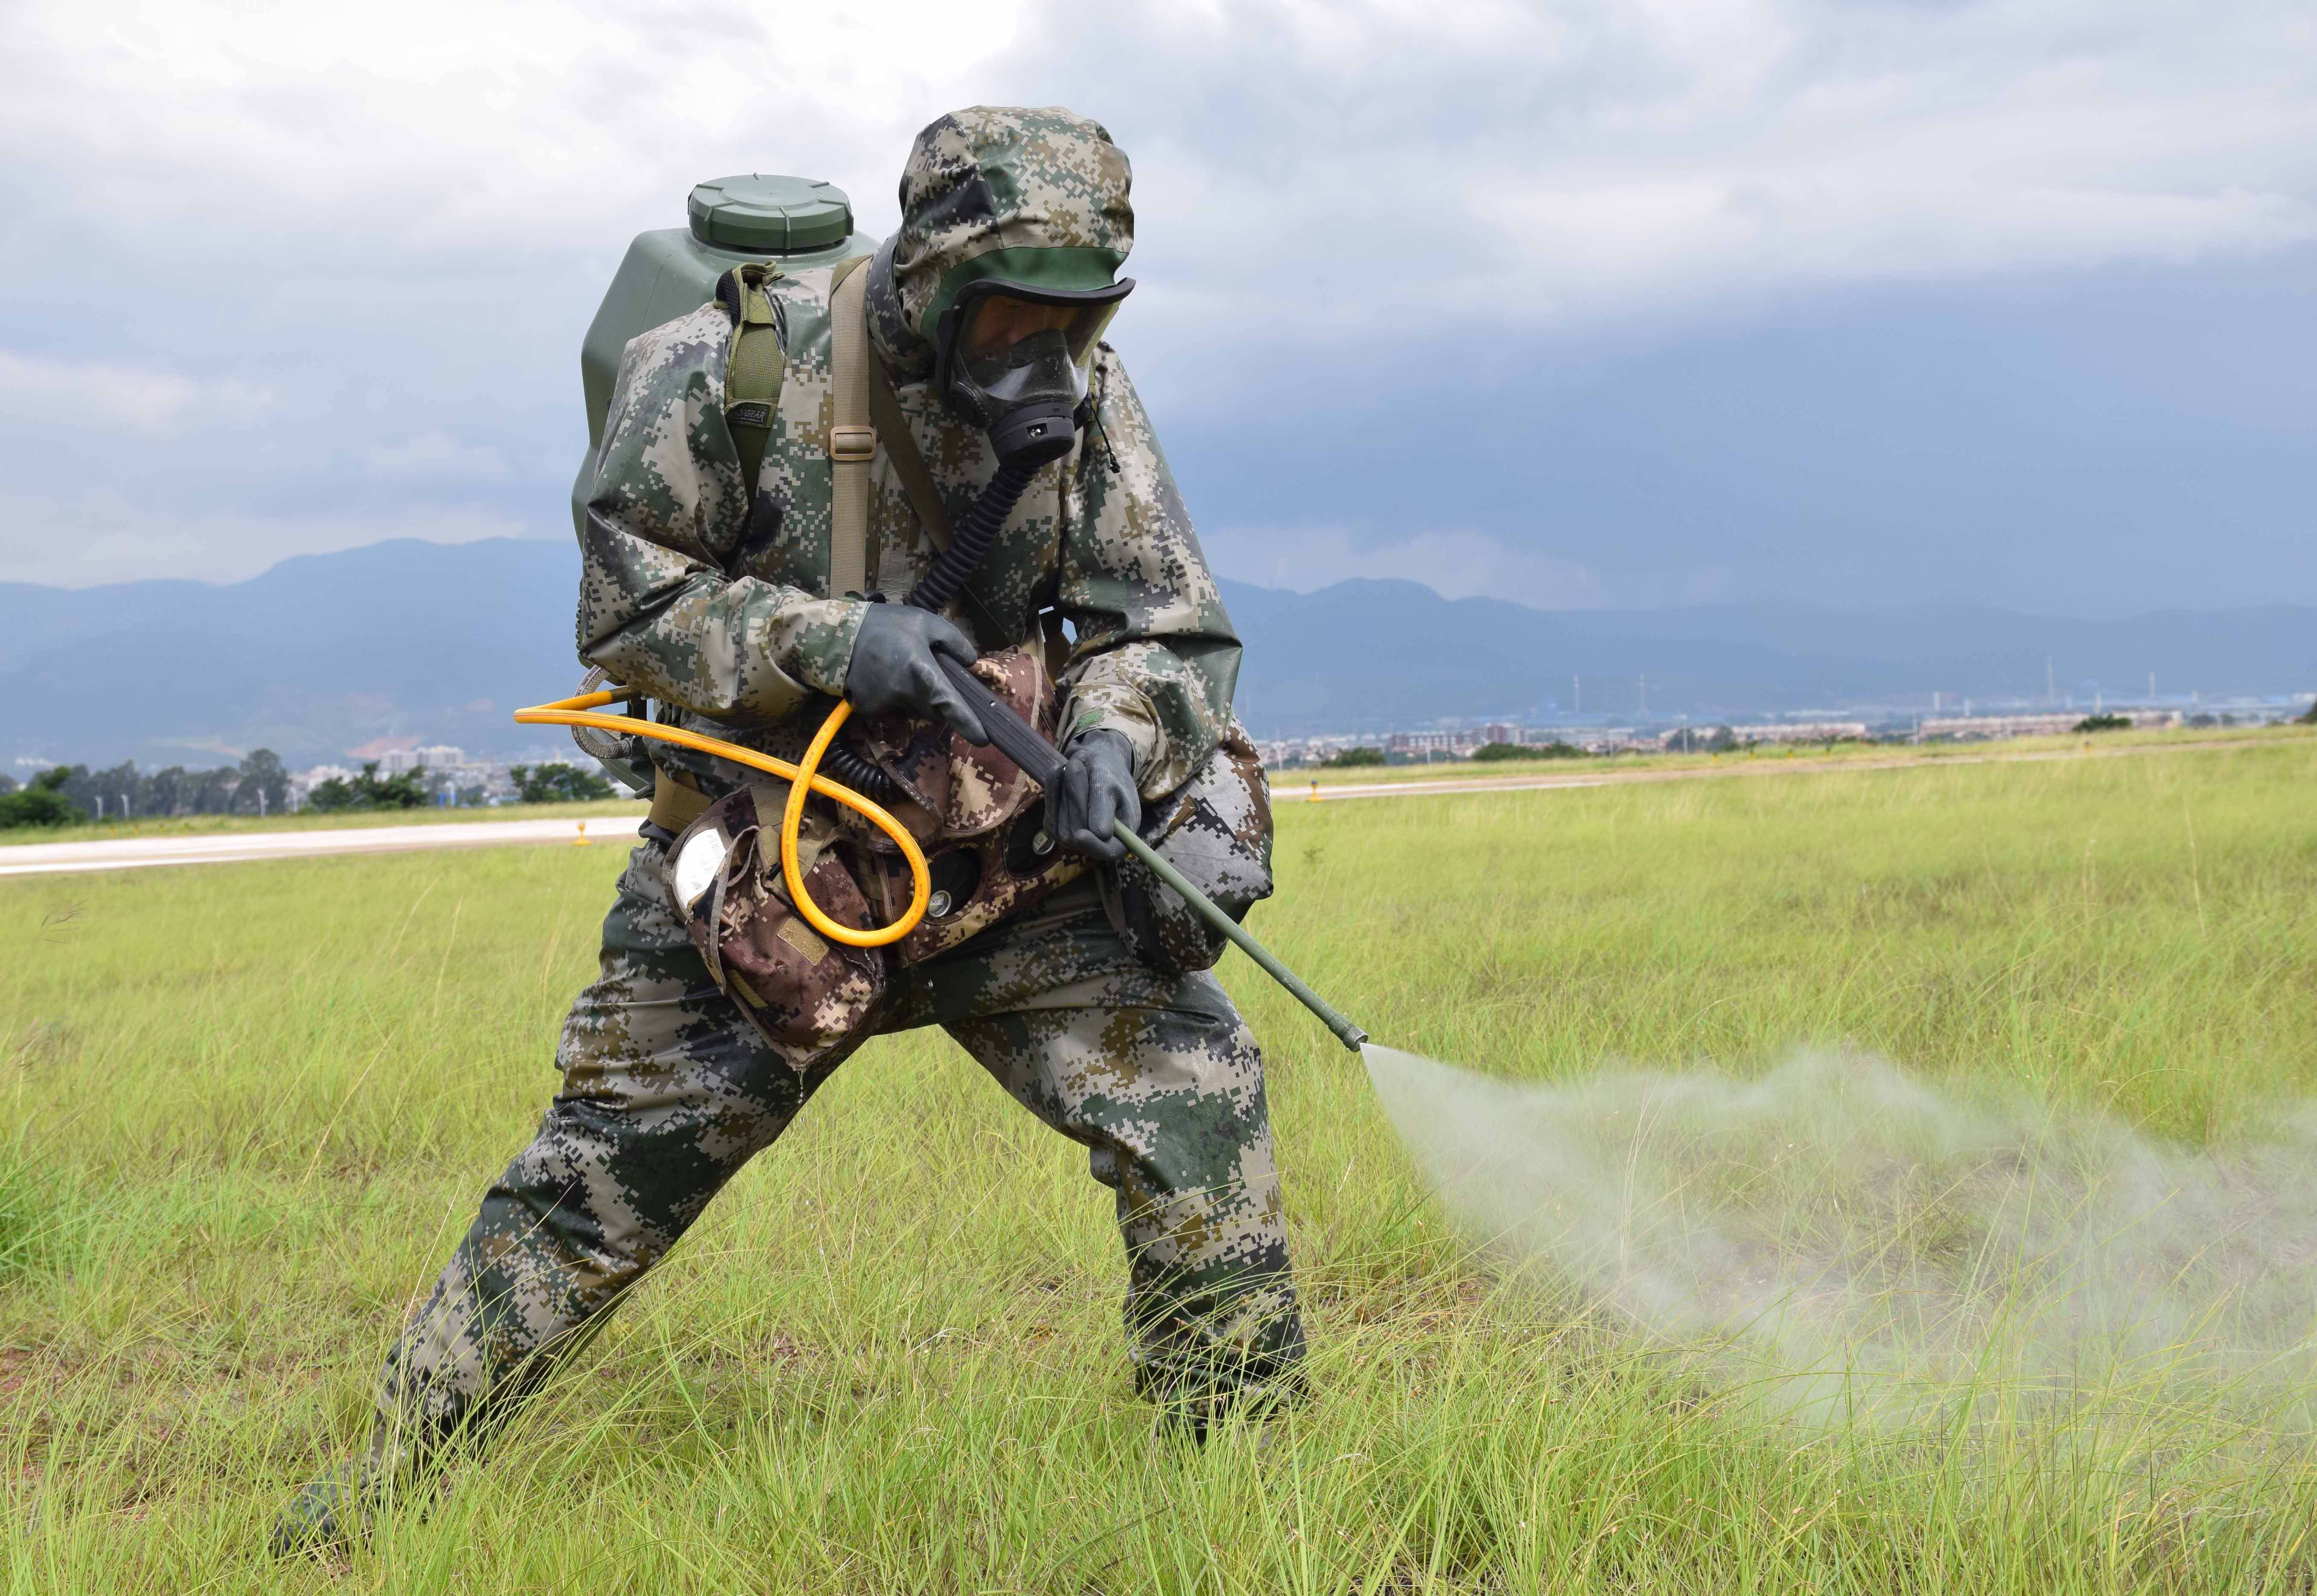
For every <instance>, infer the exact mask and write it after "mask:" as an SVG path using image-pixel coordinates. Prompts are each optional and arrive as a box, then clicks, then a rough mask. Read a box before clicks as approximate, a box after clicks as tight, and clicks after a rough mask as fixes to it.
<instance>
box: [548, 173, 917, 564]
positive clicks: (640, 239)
mask: <svg viewBox="0 0 2317 1596" xmlns="http://www.w3.org/2000/svg"><path fill="white" fill-rule="evenodd" d="M686 209H688V210H689V211H690V212H691V216H692V225H691V226H690V227H684V228H663V229H658V230H657V231H654V232H649V233H639V234H637V235H636V239H635V242H634V243H632V244H631V245H629V246H628V255H627V258H626V259H625V260H623V261H622V262H621V263H620V269H619V271H618V273H616V274H614V275H613V278H612V286H611V287H610V288H609V289H607V290H605V291H604V302H603V304H602V305H601V306H600V307H598V308H597V309H596V311H595V320H594V321H592V322H590V323H588V325H587V337H586V342H584V343H582V344H581V345H580V346H579V381H580V384H581V386H582V388H583V389H584V390H585V391H586V400H587V455H586V459H584V460H582V461H581V462H579V475H578V478H577V480H576V481H574V482H573V483H572V484H571V517H572V520H573V522H574V523H575V524H577V523H578V522H580V521H581V519H582V518H583V517H584V516H585V514H586V506H587V491H588V489H589V488H590V486H591V485H592V484H593V483H594V481H595V451H596V450H597V449H599V448H601V447H602V446H603V443H604V411H605V409H607V408H609V407H610V405H611V402H612V383H613V380H614V379H615V378H616V377H618V375H619V372H620V352H621V351H622V350H623V349H625V348H626V347H627V346H628V340H629V339H631V338H632V337H634V336H636V335H637V334H639V333H645V332H649V331H650V330H651V329H652V328H653V327H658V326H659V325H660V324H661V323H662V322H666V321H673V320H675V318H677V317H679V316H682V315H684V313H686V312H687V311H691V310H696V309H699V308H700V307H701V306H702V305H704V304H706V303H707V302H708V301H709V300H711V299H713V298H714V297H715V294H716V280H717V279H718V278H719V277H721V276H722V275H723V274H724V273H727V272H729V271H730V270H731V269H732V268H733V267H734V266H738V265H745V264H746V263H747V262H750V261H762V260H776V261H778V262H780V263H781V265H782V266H783V267H784V268H787V269H789V270H797V269H800V268H803V267H809V266H827V265H836V263H837V262H838V261H841V260H845V259H848V258H850V257H851V256H856V255H869V254H872V253H873V252H874V251H875V249H876V247H877V240H876V239H874V238H870V237H869V236H868V235H867V234H866V233H856V232H854V230H853V202H852V201H851V200H849V199H847V198H846V197H845V191H844V190H843V189H841V188H838V187H836V185H835V184H827V183H822V182H819V181H818V180H817V179H814V178H810V177H774V176H769V175H763V174H758V173H750V174H748V175H745V176H739V177H719V178H717V179H715V180H714V181H713V182H710V183H703V184H701V185H700V186H699V187H697V188H695V189H693V191H692V199H691V201H690V202H689V204H688V205H687V207H686Z"/></svg>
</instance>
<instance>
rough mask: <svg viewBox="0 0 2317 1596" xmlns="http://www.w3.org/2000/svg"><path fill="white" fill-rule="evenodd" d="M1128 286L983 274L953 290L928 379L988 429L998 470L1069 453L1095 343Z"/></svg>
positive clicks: (957, 408)
mask: <svg viewBox="0 0 2317 1596" xmlns="http://www.w3.org/2000/svg"><path fill="white" fill-rule="evenodd" d="M1133 288H1134V280H1133V279H1132V278H1131V277H1128V278H1124V279H1122V280H1121V281H1119V282H1114V283H1110V284H1108V285H1107V286H1105V287H1102V288H1091V289H1077V290H1073V289H1053V288H1036V287H1033V286H1031V285H1030V284H1028V283H1024V282H1008V281H1006V279H1004V278H997V277H988V278H983V279H981V280H980V281H979V282H969V283H967V284H966V285H965V286H964V287H963V288H962V289H960V290H959V291H958V294H957V298H956V300H954V301H953V302H952V303H951V305H950V307H949V309H946V310H944V312H943V313H942V318H941V322H940V325H939V326H938V327H936V328H935V337H934V348H935V366H934V382H935V389H936V390H937V391H938V392H939V393H940V394H941V396H942V398H943V399H944V401H945V402H946V403H947V404H948V405H949V407H950V408H951V409H952V410H953V411H954V412H955V413H956V414H957V415H958V416H959V417H961V418H962V419H963V420H966V421H970V422H971V423H972V424H973V425H974V426H979V427H980V428H981V429H982V430H983V431H984V432H985V433H987V434H988V435H989V444H990V447H991V448H992V449H994V450H996V451H997V463H998V466H999V468H1000V470H1001V471H1003V470H1005V469H1006V468H1008V467H1016V468H1025V469H1027V470H1032V471H1034V470H1036V469H1037V468H1038V467H1039V466H1042V465H1043V464H1045V463H1046V462H1048V461H1050V460H1059V459H1060V458H1061V457H1062V456H1063V455H1065V454H1067V453H1069V450H1070V444H1071V442H1072V439H1073V438H1074V437H1075V435H1076V434H1077V430H1078V425H1079V423H1078V404H1079V400H1080V399H1081V398H1082V397H1083V396H1084V392H1085V380H1086V371H1087V362H1088V360H1089V359H1090V358H1091V356H1092V354H1093V352H1094V346H1095V343H1096V340H1097V339H1099V338H1100V337H1101V336H1102V334H1103V329H1104V328H1105V327H1108V326H1109V325H1110V318H1111V316H1112V315H1113V314H1114V312H1115V311H1116V310H1117V309H1118V302H1119V301H1120V300H1123V299H1124V298H1125V297H1126V296H1127V294H1128V293H1130V292H1131V291H1132V290H1133ZM1009 474H1010V473H1009Z"/></svg>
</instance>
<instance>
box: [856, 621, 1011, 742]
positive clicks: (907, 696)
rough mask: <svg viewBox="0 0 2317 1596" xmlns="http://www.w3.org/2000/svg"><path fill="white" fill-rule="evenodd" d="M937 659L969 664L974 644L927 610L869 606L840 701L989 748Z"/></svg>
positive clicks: (976, 718)
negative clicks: (940, 728)
mask: <svg viewBox="0 0 2317 1596" xmlns="http://www.w3.org/2000/svg"><path fill="white" fill-rule="evenodd" d="M936 654H946V655H947V656H948V657H949V658H951V659H954V660H956V661H957V662H958V663H959V664H961V665H971V664H972V663H973V660H974V653H973V644H972V642H971V641H969V640H968V639H967V637H966V635H965V633H964V632H960V631H959V630H958V629H957V628H956V627H954V626H953V625H951V624H950V623H948V622H946V621H944V620H943V619H942V618H941V617H940V616H939V615H936V614H934V613H933V612H932V611H931V610H921V609H919V608H917V606H916V605H908V604H872V605H870V606H869V607H868V612H867V613H866V614H863V616H862V617H861V635H860V636H859V637H857V638H855V639H854V643H853V660H852V663H851V664H850V665H848V666H846V667H845V697H847V698H849V699H851V700H852V701H853V707H854V709H856V710H858V711H860V712H861V713H863V714H868V715H881V714H886V713H890V712H893V711H899V712H900V713H904V714H910V715H916V716H918V717H919V718H921V719H924V720H938V721H944V722H948V723H949V724H950V725H951V726H953V727H954V728H955V729H956V731H957V733H958V735H959V736H961V737H962V738H964V739H965V740H966V741H968V742H970V743H972V744H974V745H975V746H976V747H979V746H980V745H981V744H983V743H986V742H988V741H989V732H987V731H983V730H982V729H981V717H980V715H978V714H976V713H973V706H972V705H971V704H968V703H967V702H966V701H965V699H964V698H963V697H962V696H961V695H959V693H958V690H957V689H956V688H955V687H953V686H951V685H950V681H949V678H948V677H945V676H944V675H943V674H942V670H941V667H940V666H939V665H937V664H935V662H934V656H935V655H936Z"/></svg>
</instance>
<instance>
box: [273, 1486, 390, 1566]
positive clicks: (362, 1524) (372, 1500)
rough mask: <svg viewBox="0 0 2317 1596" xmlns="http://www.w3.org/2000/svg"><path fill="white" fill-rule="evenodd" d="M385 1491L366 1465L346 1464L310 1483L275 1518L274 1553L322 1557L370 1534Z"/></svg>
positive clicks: (349, 1545) (289, 1555)
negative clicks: (372, 1522) (375, 1481)
mask: <svg viewBox="0 0 2317 1596" xmlns="http://www.w3.org/2000/svg"><path fill="white" fill-rule="evenodd" d="M382 1495H383V1493H381V1492H380V1490H379V1488H378V1486H377V1484H375V1483H374V1481H373V1480H372V1477H371V1470H370V1468H369V1466H367V1465H366V1464H362V1463H345V1464H341V1465H340V1466H337V1467H336V1468H334V1469H332V1470H331V1471H330V1472H329V1473H328V1474H326V1475H323V1476H322V1477H321V1478H320V1479H318V1480H315V1481H312V1482H310V1483H309V1484H307V1485H306V1486H305V1487H304V1488H303V1489H302V1490H300V1492H299V1493H298V1494H297V1495H295V1496H293V1497H291V1499H290V1503H289V1505H288V1506H287V1507H284V1508H283V1509H282V1516H281V1517H279V1518H277V1519H275V1520H273V1555H274V1556H276V1557H294V1556H297V1555H298V1554H300V1553H301V1552H303V1553H306V1554H309V1555H310V1556H326V1555H327V1554H329V1553H331V1552H343V1551H345V1550H348V1549H350V1548H351V1547H353V1545H354V1544H355V1543H356V1542H358V1541H360V1540H362V1538H364V1537H366V1536H367V1535H369V1533H370V1527H371V1521H372V1520H374V1519H376V1518H377V1516H378V1511H379V1507H380V1501H381V1498H382Z"/></svg>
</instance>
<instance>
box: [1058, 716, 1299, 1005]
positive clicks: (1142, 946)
mask: <svg viewBox="0 0 2317 1596" xmlns="http://www.w3.org/2000/svg"><path fill="white" fill-rule="evenodd" d="M1142 839H1143V840H1144V841H1145V842H1148V843H1149V844H1150V846H1151V847H1153V848H1155V849H1157V850H1158V856H1159V857H1160V858H1163V859H1165V860H1166V861H1167V863H1168V864H1169V865H1173V866H1175V868H1176V869H1177V870H1179V871H1181V872H1182V873H1183V874H1184V875H1185V876H1186V877H1188V878H1189V880H1190V883H1191V884H1192V885H1193V886H1194V887H1196V888H1198V889H1199V890H1200V891H1201V892H1204V893H1205V894H1206V895H1207V896H1208V897H1209V898H1211V899H1212V900H1213V901H1214V902H1215V904H1216V906H1217V907H1218V908H1220V909H1221V910H1223V911H1224V912H1225V913H1226V914H1229V915H1230V917H1231V919H1235V920H1239V919H1246V918H1247V911H1248V910H1250V909H1252V908H1254V907H1255V905H1256V904H1257V903H1258V902H1260V901H1262V900H1264V899H1266V898H1268V897H1269V896H1271V785H1270V783H1269V782H1268V781H1266V779H1265V778H1264V774H1263V759H1262V757H1261V756H1260V755H1258V754H1257V752H1256V751H1255V745H1254V743H1252V742H1251V741H1249V740H1248V735H1247V728H1245V727H1244V726H1241V725H1240V724H1239V721H1238V720H1237V719H1236V718H1233V720H1232V721H1231V723H1230V730H1229V731H1226V732H1225V733H1224V735H1223V740H1222V741H1221V743H1219V744H1218V745H1216V748H1215V751H1214V753H1213V755H1212V757H1210V758H1208V760H1207V762H1206V764H1205V765H1204V766H1203V767H1201V768H1200V770H1199V772H1198V774H1197V775H1195V776H1193V777H1192V778H1191V779H1190V780H1189V781H1187V782H1185V783H1184V784H1183V785H1181V786H1179V787H1177V788H1176V789H1175V790H1174V791H1173V792H1172V793H1169V794H1167V796H1166V797H1164V798H1162V799H1159V800H1158V802H1154V803H1151V804H1149V805H1146V806H1145V809H1144V812H1143V820H1142ZM1100 882H1101V886H1102V903H1103V908H1104V910H1105V911H1106V912H1107V913H1108V914H1109V916H1110V923H1111V927H1112V928H1113V929H1114V930H1115V931H1116V932H1117V933H1118V934H1119V936H1120V937H1123V938H1124V940H1125V942H1126V945H1127V946H1128V947H1130V948H1132V950H1133V952H1134V955H1135V956H1136V957H1137V958H1139V959H1141V961H1142V962H1143V963H1144V964H1149V965H1150V966H1151V967H1152V968H1154V969H1157V970H1160V971H1163V972H1165V973H1167V974H1170V975H1180V974H1184V973H1187V972H1189V971H1193V970H1206V969H1211V968H1212V967H1213V965H1214V963H1215V961H1216V960H1218V959H1220V958H1221V957H1222V956H1223V946H1224V937H1223V934H1222V933H1221V931H1218V930H1216V929H1215V928H1213V927H1212V926H1211V925H1209V924H1208V923H1207V922H1206V920H1205V919H1203V918H1202V917H1201V916H1200V915H1199V914H1198V913H1196V912H1195V911H1194V910H1193V909H1192V908H1191V906H1190V904H1189V903H1188V902H1186V901H1184V899H1183V897H1182V895H1181V894H1180V893H1178V892H1176V891H1175V889H1174V888H1172V887H1170V886H1168V885H1167V883H1165V882H1162V881H1160V880H1159V879H1158V874H1157V873H1156V872H1154V871H1153V870H1151V868H1150V866H1149V865H1145V864H1143V863H1142V862H1141V860H1139V859H1137V858H1135V857H1134V856H1132V855H1131V854H1130V855H1129V856H1126V857H1125V858H1123V859H1121V860H1120V861H1119V862H1118V863H1117V864H1116V865H1114V866H1112V867H1111V868H1110V869H1107V870H1105V871H1104V872H1103V873H1102V874H1101V877H1100Z"/></svg>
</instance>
